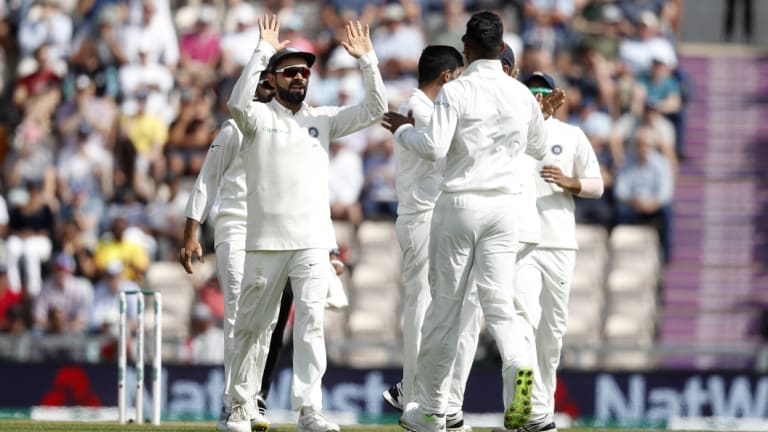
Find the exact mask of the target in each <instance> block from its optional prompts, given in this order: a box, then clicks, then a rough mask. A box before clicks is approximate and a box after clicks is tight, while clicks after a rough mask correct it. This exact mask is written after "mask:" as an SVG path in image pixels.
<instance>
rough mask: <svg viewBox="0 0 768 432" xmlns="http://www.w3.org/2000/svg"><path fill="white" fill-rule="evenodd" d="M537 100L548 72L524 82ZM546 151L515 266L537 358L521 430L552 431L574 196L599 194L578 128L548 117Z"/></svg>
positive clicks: (546, 88) (549, 86)
mask: <svg viewBox="0 0 768 432" xmlns="http://www.w3.org/2000/svg"><path fill="white" fill-rule="evenodd" d="M524 84H526V85H527V86H528V87H529V88H530V89H531V91H532V92H534V94H535V95H536V97H537V98H538V99H541V98H543V97H544V95H545V94H548V93H550V92H552V91H553V90H554V89H555V82H554V80H553V79H552V77H550V76H549V75H546V74H543V73H541V72H535V73H533V74H532V75H531V76H530V77H528V78H526V80H525V81H524ZM544 124H545V125H546V127H547V137H548V140H547V155H546V157H545V158H544V159H543V160H541V161H540V162H538V163H537V164H536V175H535V182H536V193H537V200H536V204H537V208H538V212H539V219H540V222H541V234H540V237H539V245H538V246H537V247H536V249H534V251H533V252H532V253H531V254H530V257H529V258H528V259H526V260H525V261H524V263H523V264H522V265H521V266H519V267H518V275H517V290H516V292H515V298H516V301H517V302H518V304H519V305H521V308H522V309H523V310H524V311H525V314H526V316H527V318H528V319H526V320H525V321H524V323H525V324H526V325H529V326H531V328H530V329H528V332H532V333H534V334H535V344H531V345H530V346H529V352H530V353H532V354H531V356H532V357H534V358H536V359H537V362H536V364H537V370H536V371H535V373H536V375H537V377H538V379H537V380H536V381H535V383H534V387H533V395H532V403H533V404H532V405H533V406H532V413H531V419H530V420H529V422H528V423H526V425H524V426H523V427H521V428H519V429H518V431H520V432H539V431H547V432H556V430H557V428H556V426H555V423H554V409H555V380H556V372H555V371H556V369H557V366H558V364H559V363H560V350H561V348H562V343H563V335H564V334H565V330H566V324H567V321H568V297H569V293H570V289H571V278H572V275H573V269H574V264H575V260H576V249H577V248H578V245H577V244H576V221H575V217H574V202H573V196H574V195H577V196H580V197H582V198H600V196H602V194H603V180H602V176H601V174H600V166H599V164H598V162H597V157H596V156H595V152H594V150H592V145H591V144H590V143H589V140H588V139H587V137H586V135H584V132H582V131H581V129H579V128H577V127H575V126H571V125H568V124H566V123H563V122H561V121H559V120H558V119H556V118H554V117H550V118H548V119H547V120H546V121H545V123H544Z"/></svg>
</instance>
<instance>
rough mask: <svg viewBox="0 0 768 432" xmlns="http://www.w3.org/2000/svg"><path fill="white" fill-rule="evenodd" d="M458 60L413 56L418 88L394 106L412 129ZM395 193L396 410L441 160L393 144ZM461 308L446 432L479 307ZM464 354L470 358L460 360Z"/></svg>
mask: <svg viewBox="0 0 768 432" xmlns="http://www.w3.org/2000/svg"><path fill="white" fill-rule="evenodd" d="M463 66H464V62H463V59H462V56H461V54H460V53H459V52H458V51H457V50H456V49H455V48H453V47H450V46H446V45H432V46H428V47H426V48H425V49H424V51H423V52H422V53H421V57H420V58H419V65H418V68H419V88H415V89H413V91H412V92H411V96H410V98H409V99H408V100H407V101H406V102H405V103H404V104H403V105H402V106H401V107H400V108H399V110H398V111H399V113H400V114H403V115H407V114H408V113H409V112H410V113H411V115H412V117H413V118H414V122H415V123H414V127H415V129H416V130H418V131H420V132H421V131H424V130H425V129H426V127H427V125H428V124H429V120H430V118H431V117H432V110H433V107H434V100H435V98H436V97H437V94H438V92H439V91H440V89H441V88H442V87H443V85H444V84H445V83H447V82H449V81H452V80H453V79H455V78H456V77H458V76H459V74H460V73H461V68H462V67H463ZM394 152H395V166H396V168H395V169H396V176H397V177H396V183H395V186H396V190H397V200H398V208H397V213H398V216H397V221H396V223H395V228H396V230H397V239H398V242H399V243H400V249H401V251H402V253H403V261H402V266H403V269H402V271H403V283H404V291H405V294H404V296H403V379H402V381H401V382H400V383H398V384H396V385H394V386H392V387H390V388H389V389H388V390H386V391H385V392H384V393H383V397H384V399H385V400H386V401H387V402H388V403H389V404H390V405H392V407H394V408H396V409H398V410H401V411H402V409H403V406H404V405H405V404H406V403H407V402H408V401H412V400H413V381H414V376H415V375H416V358H417V357H418V353H419V344H420V342H421V327H422V324H423V323H424V314H425V312H426V310H427V305H428V304H429V301H430V299H431V296H430V293H429V281H428V278H427V273H428V262H429V260H428V256H427V255H428V254H427V250H428V246H429V230H430V223H431V221H432V210H433V209H434V207H435V201H436V200H437V197H438V195H439V194H440V184H441V183H442V180H443V166H444V162H443V161H442V160H441V161H430V160H426V159H424V158H422V157H421V156H419V155H418V154H417V153H414V152H413V151H411V150H409V149H407V148H406V147H404V146H402V145H399V144H398V145H396V146H395V149H394ZM472 305H473V306H474V308H472V307H469V305H467V306H466V307H465V308H464V309H463V310H462V318H461V320H462V328H464V327H470V329H469V331H466V332H463V333H462V334H466V335H467V336H468V340H464V339H465V338H460V339H461V342H460V343H462V344H465V345H466V346H467V349H466V350H464V349H460V350H459V351H458V352H457V354H458V356H457V363H456V367H455V368H454V373H453V379H452V385H451V393H450V395H449V397H448V410H447V413H448V415H447V420H446V423H447V429H448V430H463V428H464V419H463V415H462V412H461V409H462V404H463V400H464V389H465V387H466V381H467V378H468V376H469V370H470V368H471V365H472V360H473V358H474V352H475V348H476V346H477V337H478V330H479V327H480V308H479V305H478V304H477V296H474V300H473V302H472ZM464 354H467V356H469V357H472V358H469V359H468V361H467V359H465V358H464V356H463V355H464Z"/></svg>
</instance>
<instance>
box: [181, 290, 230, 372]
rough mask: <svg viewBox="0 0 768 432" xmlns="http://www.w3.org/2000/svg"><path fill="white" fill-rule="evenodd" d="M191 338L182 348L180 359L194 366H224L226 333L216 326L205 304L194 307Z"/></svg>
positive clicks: (196, 304)
mask: <svg viewBox="0 0 768 432" xmlns="http://www.w3.org/2000/svg"><path fill="white" fill-rule="evenodd" d="M190 327H191V329H190V333H189V338H188V339H187V341H186V342H185V343H184V345H183V346H181V347H180V349H179V351H180V355H179V358H180V359H181V360H182V361H185V362H187V363H192V364H217V365H220V364H224V331H223V330H222V329H220V328H219V327H217V326H216V323H215V320H214V317H213V314H212V313H211V310H210V309H209V308H208V306H206V305H205V304H204V303H195V305H194V306H193V307H192V321H191V323H190Z"/></svg>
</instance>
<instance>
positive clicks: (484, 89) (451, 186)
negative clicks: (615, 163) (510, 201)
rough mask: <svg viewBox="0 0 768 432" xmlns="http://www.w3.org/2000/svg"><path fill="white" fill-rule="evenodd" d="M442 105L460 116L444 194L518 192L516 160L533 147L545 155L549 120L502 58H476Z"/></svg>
mask: <svg viewBox="0 0 768 432" xmlns="http://www.w3.org/2000/svg"><path fill="white" fill-rule="evenodd" d="M440 103H448V104H450V105H452V106H453V108H454V109H455V110H456V111H457V114H458V123H457V125H456V133H455V134H454V136H453V140H452V142H451V145H450V148H449V150H448V154H447V156H446V169H445V173H444V176H445V180H444V182H443V190H444V191H447V192H460V191H498V192H501V193H518V192H519V181H516V178H515V163H514V160H515V158H516V157H517V156H518V155H519V154H520V153H522V152H523V151H525V149H526V146H527V145H532V147H533V148H534V149H535V151H534V154H536V155H538V156H539V157H541V156H543V152H544V151H545V148H544V136H545V134H546V133H545V131H544V127H543V120H542V118H541V113H540V111H539V107H538V103H537V102H536V99H535V98H534V97H533V95H532V94H531V92H530V91H529V90H528V89H527V88H526V87H525V86H524V85H522V84H521V83H520V82H518V81H517V80H515V79H514V78H511V77H509V76H508V75H506V74H505V73H504V72H503V70H502V68H501V64H500V62H499V61H498V60H476V61H474V62H473V63H472V64H470V65H469V67H467V69H465V71H464V74H463V75H462V76H461V77H459V79H457V80H455V81H452V82H450V83H448V84H446V85H445V86H444V87H443V91H442V92H441V95H440V96H438V99H437V101H436V105H437V104H440ZM537 115H538V117H537ZM531 127H533V129H534V134H533V135H532V134H531V133H530V132H529V129H530V128H531Z"/></svg>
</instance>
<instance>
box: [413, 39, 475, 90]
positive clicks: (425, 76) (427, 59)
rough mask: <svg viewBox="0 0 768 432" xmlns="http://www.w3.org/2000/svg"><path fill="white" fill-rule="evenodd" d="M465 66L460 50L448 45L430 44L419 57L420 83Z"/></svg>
mask: <svg viewBox="0 0 768 432" xmlns="http://www.w3.org/2000/svg"><path fill="white" fill-rule="evenodd" d="M462 66H464V59H463V58H462V56H461V53H459V50H457V49H456V48H454V47H452V46H448V45H430V46H428V47H426V48H424V51H422V52H421V57H419V85H422V84H425V83H428V82H432V81H434V80H436V79H437V78H438V77H439V76H440V74H441V73H443V72H445V71H446V70H448V71H451V72H453V71H455V70H456V69H457V68H460V67H462Z"/></svg>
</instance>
